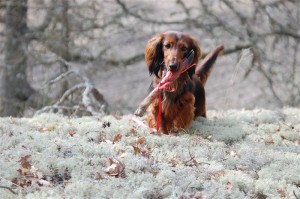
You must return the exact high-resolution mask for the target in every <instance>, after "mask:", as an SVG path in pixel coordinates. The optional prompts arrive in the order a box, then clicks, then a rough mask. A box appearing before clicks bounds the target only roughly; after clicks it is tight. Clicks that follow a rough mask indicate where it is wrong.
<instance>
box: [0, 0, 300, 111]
mask: <svg viewBox="0 0 300 199" xmlns="http://www.w3.org/2000/svg"><path fill="white" fill-rule="evenodd" d="M299 4H300V2H299V1H296V0H264V1H262V0H239V1H231V0H189V1H183V0H168V1H158V0H144V1H134V0H99V1H96V0H93V1H86V0H68V1H64V0H56V1H51V0H22V1H19V0H1V1H0V23H1V24H0V40H1V42H0V48H1V51H0V53H1V54H0V81H1V84H0V96H1V98H0V114H1V116H32V115H33V114H34V113H36V111H37V110H40V109H42V108H43V107H45V106H46V108H44V109H43V110H42V111H41V112H63V113H66V114H69V115H70V114H73V115H80V114H81V115H84V114H93V113H94V112H91V111H88V110H90V109H89V108H88V107H90V108H91V107H93V111H95V112H103V111H105V110H110V112H112V113H118V114H126V113H132V112H133V111H134V110H135V108H136V107H137V105H138V103H139V102H140V101H141V100H142V99H143V98H144V97H145V96H146V94H147V89H148V86H149V84H150V81H151V77H149V74H148V71H147V70H146V67H145V63H144V48H145V45H146V43H147V41H148V40H149V39H150V38H151V37H152V36H153V35H155V34H157V33H161V32H164V31H166V30H178V31H184V32H188V33H190V34H191V35H192V36H194V37H196V38H197V39H198V40H199V41H200V44H201V49H202V51H203V53H204V54H206V53H208V52H210V51H211V50H212V49H213V48H214V47H216V46H217V45H220V44H223V45H224V46H225V54H224V56H223V57H222V58H220V59H219V60H218V61H217V65H216V66H215V69H214V71H213V73H212V76H211V78H210V79H209V82H208V84H207V106H208V109H215V110H227V109H232V108H235V109H240V108H246V109H252V108H256V107H263V108H268V109H273V108H280V107H284V106H291V107H299V105H300V87H299V86H298V85H299V83H300V82H299V81H300V67H299V62H300V60H299V59H300V58H299V57H300V56H299V51H298V49H299V39H300V31H299V27H300V24H299V23H300V22H299V21H300V12H299V9H300V5H299ZM58 77H59V78H58ZM93 88H95V89H93ZM66 91H67V92H66ZM84 91H86V92H84ZM93 91H95V92H94V93H93ZM96 91H98V92H96ZM95 93H96V94H97V95H95ZM84 96H85V99H90V101H87V100H85V101H84V100H83V98H84ZM92 98H93V99H92ZM104 100H105V101H106V102H105V101H104ZM106 103H107V104H108V105H109V106H108V108H105V107H103V104H106ZM49 106H50V107H49ZM79 112H80V113H79ZM83 112H84V113H83Z"/></svg>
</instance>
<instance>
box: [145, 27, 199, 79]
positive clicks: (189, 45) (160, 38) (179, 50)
mask: <svg viewBox="0 0 300 199" xmlns="http://www.w3.org/2000/svg"><path fill="white" fill-rule="evenodd" d="M191 50H194V52H195V56H194V60H193V64H197V63H198V62H199V60H200V57H201V50H200V47H199V43H198V41H197V40H196V39H194V38H193V37H191V36H190V35H188V34H185V33H182V32H177V31H168V32H165V33H163V34H159V35H156V36H154V37H152V38H151V39H150V40H149V41H148V44H147V46H146V50H145V58H146V65H147V67H148V69H149V72H150V74H153V73H154V74H155V75H156V76H157V77H159V75H158V73H159V71H160V70H161V69H164V68H166V69H167V70H170V71H171V72H176V71H178V70H181V67H182V64H181V63H182V60H183V58H185V57H186V55H187V54H188V53H189V52H190V51H191ZM188 72H189V74H190V75H192V74H193V73H194V72H195V68H192V69H190V70H189V71H188Z"/></svg>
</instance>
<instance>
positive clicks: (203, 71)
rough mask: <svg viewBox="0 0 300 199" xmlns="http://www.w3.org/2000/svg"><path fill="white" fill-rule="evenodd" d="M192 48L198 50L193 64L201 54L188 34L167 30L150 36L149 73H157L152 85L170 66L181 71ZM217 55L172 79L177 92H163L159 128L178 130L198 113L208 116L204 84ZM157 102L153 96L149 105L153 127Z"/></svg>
mask: <svg viewBox="0 0 300 199" xmlns="http://www.w3.org/2000/svg"><path fill="white" fill-rule="evenodd" d="M191 50H194V52H195V55H194V60H193V64H196V65H197V64H198V62H199V60H200V58H201V50H200V47H199V43H198V41H197V40H196V39H194V38H193V37H191V36H189V35H188V34H185V33H182V32H176V31H168V32H165V33H163V34H159V35H156V36H154V37H153V38H151V39H150V40H149V41H148V44H147V46H146V50H145V59H146V65H147V67H148V70H149V72H150V74H154V75H155V76H154V77H153V82H152V85H151V89H153V88H154V87H156V86H157V85H158V84H159V82H160V81H161V79H162V78H163V76H164V74H165V73H166V71H167V70H170V71H171V72H172V73H174V72H177V71H181V70H182V69H183V65H182V60H183V58H185V57H186V55H187V54H188V53H189V52H190V51H191ZM216 58H217V54H216V55H215V56H214V57H213V59H211V60H208V61H206V63H205V64H202V66H201V67H200V68H198V69H197V70H195V68H191V69H189V70H188V71H187V72H185V73H183V74H181V75H180V76H179V77H177V78H175V79H174V80H172V84H171V88H174V89H175V92H167V91H166V92H162V97H163V100H162V113H161V123H160V126H159V131H160V132H162V133H171V132H177V131H180V130H182V129H186V128H188V127H189V126H190V124H191V122H192V121H193V120H194V119H195V118H196V117H198V116H202V117H206V107H205V90H204V85H205V83H206V80H207V78H208V76H209V73H210V71H211V68H212V65H213V64H214V62H215V60H216ZM158 103H159V102H158V99H153V101H152V103H151V105H150V107H149V109H148V112H149V114H148V125H149V127H151V128H155V127H156V123H157V116H158V106H159V104H158Z"/></svg>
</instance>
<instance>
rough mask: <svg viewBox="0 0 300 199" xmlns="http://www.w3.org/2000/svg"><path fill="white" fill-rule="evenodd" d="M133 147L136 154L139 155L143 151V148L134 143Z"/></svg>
mask: <svg viewBox="0 0 300 199" xmlns="http://www.w3.org/2000/svg"><path fill="white" fill-rule="evenodd" d="M132 147H133V151H134V155H139V154H140V153H141V150H140V148H139V147H137V146H134V145H132Z"/></svg>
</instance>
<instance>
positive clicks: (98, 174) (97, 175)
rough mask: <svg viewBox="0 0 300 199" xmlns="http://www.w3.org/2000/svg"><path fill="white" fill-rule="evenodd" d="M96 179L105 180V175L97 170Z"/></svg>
mask: <svg viewBox="0 0 300 199" xmlns="http://www.w3.org/2000/svg"><path fill="white" fill-rule="evenodd" d="M96 179H97V180H103V179H104V177H103V176H102V175H101V174H100V173H99V172H97V173H96Z"/></svg>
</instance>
